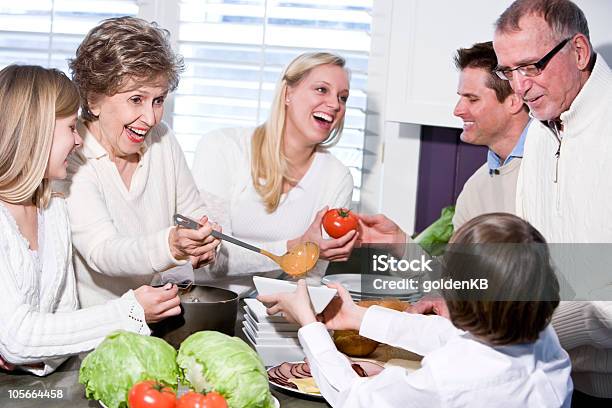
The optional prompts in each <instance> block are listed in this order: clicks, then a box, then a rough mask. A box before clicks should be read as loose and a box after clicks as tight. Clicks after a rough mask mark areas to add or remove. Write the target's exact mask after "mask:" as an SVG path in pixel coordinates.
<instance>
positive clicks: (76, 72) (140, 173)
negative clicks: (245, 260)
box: [64, 17, 271, 306]
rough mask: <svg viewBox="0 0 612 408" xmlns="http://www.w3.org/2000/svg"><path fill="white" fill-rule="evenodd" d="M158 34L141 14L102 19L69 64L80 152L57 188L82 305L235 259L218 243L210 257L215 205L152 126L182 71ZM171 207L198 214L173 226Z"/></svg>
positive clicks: (173, 144)
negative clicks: (195, 225)
mask: <svg viewBox="0 0 612 408" xmlns="http://www.w3.org/2000/svg"><path fill="white" fill-rule="evenodd" d="M168 36H169V35H168V32H167V31H165V30H162V29H160V28H159V27H157V26H156V25H155V24H154V23H153V24H151V23H148V22H146V21H144V20H141V19H137V18H132V17H121V18H112V19H108V20H105V21H103V22H102V23H101V24H100V25H98V26H97V27H95V28H93V29H92V30H91V31H90V32H89V33H88V35H87V36H86V37H85V39H84V40H83V42H82V43H81V45H80V46H79V48H78V50H77V53H76V57H75V58H74V59H73V60H72V61H71V62H70V69H71V70H72V74H73V79H74V81H75V83H76V84H77V86H78V88H79V91H80V94H81V118H80V121H79V123H78V132H79V134H80V135H81V136H82V138H83V149H82V151H81V152H79V153H78V155H76V156H75V157H74V159H73V160H72V161H71V163H70V169H69V172H70V175H69V179H70V180H69V183H67V184H66V185H65V186H64V190H65V194H66V197H67V203H68V211H69V215H70V224H71V227H72V234H73V243H74V247H75V253H76V255H75V268H76V273H77V278H78V289H79V297H80V300H81V302H82V304H83V305H85V306H87V305H95V304H99V303H102V302H104V301H105V300H106V299H111V298H115V297H117V296H119V295H120V294H121V293H123V292H124V291H125V290H127V289H130V288H134V287H137V286H139V285H141V284H146V283H150V282H151V281H152V278H153V277H154V274H156V273H158V272H163V271H166V270H168V269H170V268H173V267H177V266H180V265H185V264H187V263H190V264H191V265H193V266H194V267H198V266H202V265H205V264H207V263H208V264H209V265H208V266H206V267H204V268H203V269H202V270H201V273H202V274H203V275H205V276H209V277H211V276H212V278H214V276H215V274H223V273H225V271H226V270H227V268H230V267H232V264H231V263H229V259H230V258H231V259H237V260H238V261H240V259H242V258H241V255H243V253H242V252H237V253H233V255H232V252H231V251H228V250H227V248H226V249H225V250H223V251H220V252H219V254H217V246H218V245H219V241H218V240H217V239H214V238H213V237H212V235H211V232H212V230H213V227H214V225H213V224H212V223H211V221H209V220H208V218H207V215H209V214H215V219H216V220H219V221H222V217H223V213H224V210H223V208H221V207H219V206H218V205H215V200H214V197H212V196H207V198H206V201H205V200H204V199H202V198H201V195H200V194H199V192H198V190H197V188H196V186H195V184H194V182H193V178H192V175H191V173H190V171H189V168H188V167H187V164H186V162H185V158H184V155H183V152H182V150H181V148H180V146H179V144H178V142H177V140H176V138H175V136H174V134H173V132H172V131H171V130H170V129H169V128H168V126H167V125H166V124H165V123H163V122H161V119H162V115H163V111H164V100H165V98H166V96H167V94H168V93H169V92H171V91H173V90H174V89H175V88H176V87H177V85H178V81H179V74H180V72H181V71H182V69H183V62H182V59H181V58H180V57H179V56H177V55H176V54H175V53H174V52H173V51H172V49H171V47H170V44H169V41H168ZM211 177H214V175H211ZM175 213H181V214H184V215H187V216H191V217H193V218H195V219H197V220H199V222H200V224H202V226H201V228H200V229H198V230H189V229H185V228H175V227H173V215H174V214H175ZM215 228H216V227H215ZM253 255H254V256H257V255H255V254H253ZM216 257H217V258H220V259H218V262H216V263H215V264H214V268H215V269H213V266H211V264H210V262H211V261H213V260H215V258H216ZM228 263H229V265H228ZM238 265H240V262H238ZM265 265H267V264H264V269H265ZM187 266H188V267H189V265H187ZM269 267H271V266H269ZM235 269H236V270H238V269H239V268H238V267H236V268H235ZM206 274H209V275H206Z"/></svg>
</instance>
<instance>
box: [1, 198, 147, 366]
mask: <svg viewBox="0 0 612 408" xmlns="http://www.w3.org/2000/svg"><path fill="white" fill-rule="evenodd" d="M41 218H42V219H43V220H44V222H43V224H42V229H43V230H44V231H41V232H42V234H39V236H44V238H45V239H44V241H41V242H39V250H38V252H39V254H41V256H40V258H41V259H42V261H41V262H37V257H36V256H35V255H34V254H33V253H32V252H31V251H30V250H29V243H28V241H27V240H26V239H25V238H24V237H23V236H22V235H21V234H20V232H19V229H18V227H17V224H16V222H15V219H14V218H13V217H12V215H11V213H10V212H9V211H8V209H7V208H6V207H4V206H3V205H1V204H0V231H2V234H0V277H1V280H2V293H3V295H2V299H3V300H2V307H0V355H1V356H2V357H3V358H4V359H6V360H7V361H9V362H11V363H13V364H17V365H21V364H33V363H39V362H41V361H42V362H44V363H45V367H44V368H43V369H30V368H25V369H26V370H28V371H30V372H32V373H34V374H37V375H46V374H49V373H50V372H52V371H53V370H55V369H56V368H57V367H58V366H59V365H60V364H61V363H62V362H63V361H64V360H65V358H66V357H68V356H70V355H72V354H78V353H81V352H84V351H89V350H91V349H93V348H94V347H96V346H97V345H98V343H100V342H101V341H102V340H103V339H104V337H105V336H106V335H107V334H109V333H111V332H112V331H114V330H118V329H122V330H129V331H132V332H135V333H140V334H147V335H148V334H149V333H150V331H149V328H148V327H147V325H146V323H145V321H144V312H143V310H142V307H141V306H140V304H139V303H138V302H137V301H136V298H135V297H134V294H133V292H132V291H129V292H128V293H126V294H124V295H123V296H122V297H121V298H120V299H116V300H113V301H111V302H108V303H106V304H104V305H100V306H97V307H92V308H88V309H82V310H77V309H78V299H77V294H76V282H75V277H74V271H73V268H72V262H71V261H72V248H71V244H70V225H69V223H68V216H67V213H66V206H65V203H64V200H63V199H61V198H53V199H52V200H51V203H50V205H49V207H48V208H46V209H45V210H44V211H43V214H42V217H41ZM43 276H44V280H43V282H44V283H46V285H43V284H41V279H42V278H43Z"/></svg>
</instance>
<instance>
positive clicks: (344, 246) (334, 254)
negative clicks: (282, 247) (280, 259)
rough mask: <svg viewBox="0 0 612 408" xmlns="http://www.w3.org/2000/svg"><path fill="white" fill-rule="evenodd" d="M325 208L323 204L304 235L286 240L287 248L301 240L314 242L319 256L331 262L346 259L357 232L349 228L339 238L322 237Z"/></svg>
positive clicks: (326, 208)
mask: <svg viewBox="0 0 612 408" xmlns="http://www.w3.org/2000/svg"><path fill="white" fill-rule="evenodd" d="M327 210H328V207H327V206H325V207H323V209H321V211H319V212H318V213H317V215H316V216H315V219H314V221H313V222H312V224H310V226H309V227H308V229H307V230H306V232H305V233H304V235H302V236H301V237H299V238H296V239H293V240H290V241H287V249H291V248H293V247H294V246H295V245H297V244H299V243H302V242H314V243H315V244H317V245H318V246H319V258H321V259H326V260H328V261H332V262H341V261H346V260H348V258H349V257H350V256H351V252H352V251H353V247H354V246H355V243H356V242H357V238H358V237H359V232H358V231H356V230H350V231H348V232H347V233H346V234H344V235H343V236H341V237H340V238H332V239H324V238H323V235H322V233H321V228H322V226H323V225H322V224H323V216H324V215H325V213H326V212H327Z"/></svg>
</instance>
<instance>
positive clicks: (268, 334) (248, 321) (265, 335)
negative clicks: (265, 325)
mask: <svg viewBox="0 0 612 408" xmlns="http://www.w3.org/2000/svg"><path fill="white" fill-rule="evenodd" d="M244 323H245V324H244V325H245V326H246V325H248V326H249V327H250V328H251V329H253V331H254V332H255V334H256V335H257V337H260V338H262V339H287V338H294V339H295V338H297V331H298V329H295V330H291V331H276V330H259V326H260V323H257V322H256V321H255V320H253V318H252V317H251V316H249V315H248V314H245V315H244Z"/></svg>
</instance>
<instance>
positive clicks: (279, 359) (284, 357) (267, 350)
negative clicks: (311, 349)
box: [242, 327, 305, 367]
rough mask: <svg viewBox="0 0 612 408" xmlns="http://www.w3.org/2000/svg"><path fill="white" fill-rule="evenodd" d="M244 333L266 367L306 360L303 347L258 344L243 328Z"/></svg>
mask: <svg viewBox="0 0 612 408" xmlns="http://www.w3.org/2000/svg"><path fill="white" fill-rule="evenodd" d="M242 331H243V332H244V334H245V337H246V339H247V341H248V342H249V343H250V344H251V346H252V347H253V348H254V349H255V351H256V352H257V354H259V357H261V359H262V361H263V362H264V365H265V366H266V367H270V366H275V365H278V364H281V363H283V362H285V361H302V360H304V358H305V355H304V351H302V347H300V346H294V345H284V346H280V345H274V346H269V345H262V344H256V343H255V340H254V339H253V338H252V337H251V335H250V334H249V332H248V331H247V330H246V329H245V328H244V327H243V328H242Z"/></svg>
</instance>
